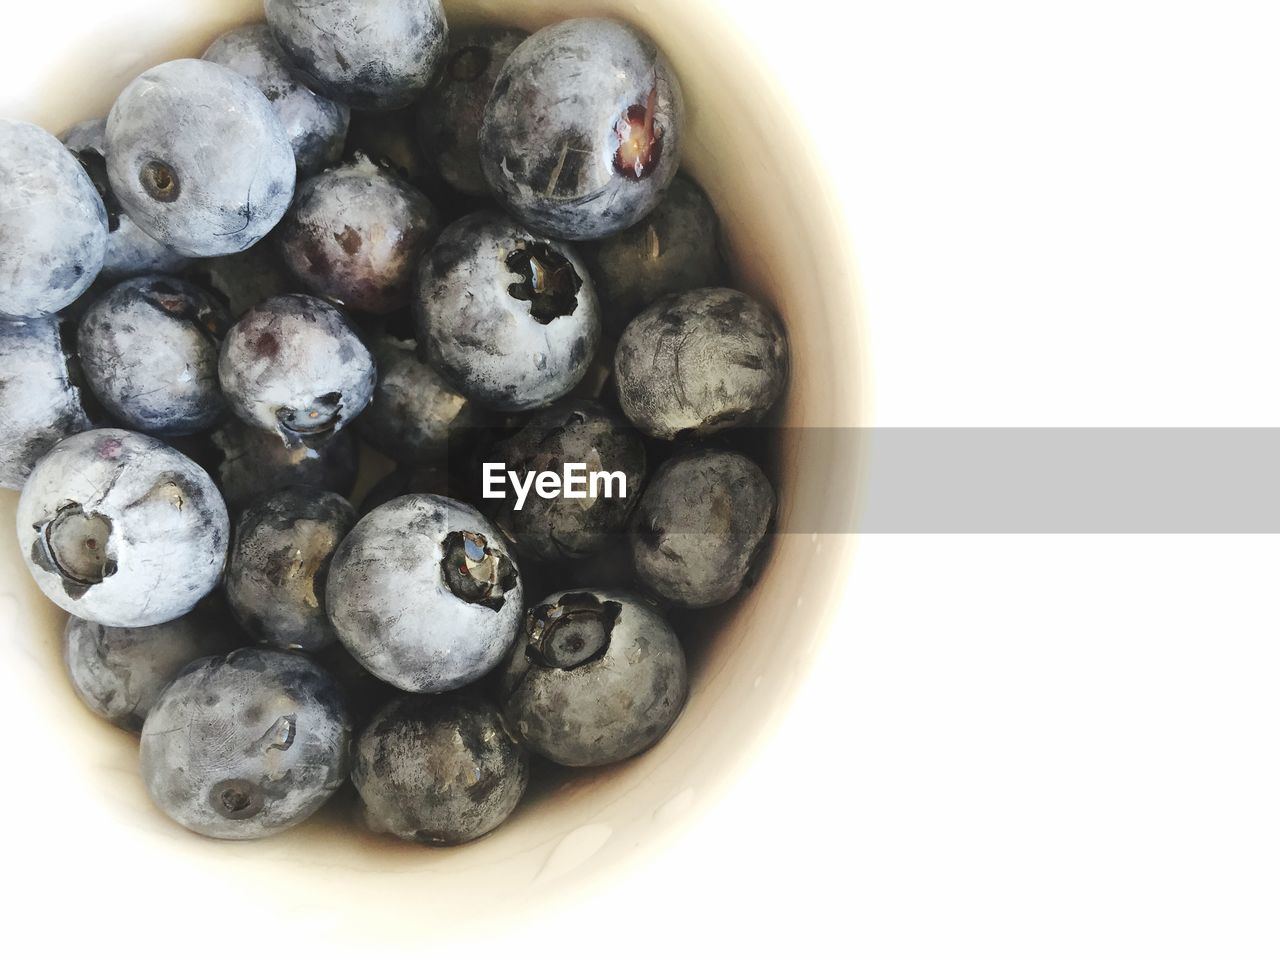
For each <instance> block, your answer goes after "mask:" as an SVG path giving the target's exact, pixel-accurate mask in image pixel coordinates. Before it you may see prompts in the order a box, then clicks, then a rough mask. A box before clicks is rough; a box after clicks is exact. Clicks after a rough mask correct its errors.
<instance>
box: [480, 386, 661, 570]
mask: <svg viewBox="0 0 1280 960" xmlns="http://www.w3.org/2000/svg"><path fill="white" fill-rule="evenodd" d="M486 459H487V460H490V461H493V462H498V463H503V464H505V465H506V469H507V470H511V471H515V472H517V473H518V474H520V475H521V476H524V475H525V474H527V473H530V472H535V471H536V472H541V471H544V470H545V471H551V472H553V473H557V474H558V473H560V472H561V470H562V468H563V466H564V465H565V464H569V463H577V464H583V465H584V466H583V470H584V472H585V473H586V474H588V475H589V474H590V473H593V472H598V471H607V472H609V473H616V474H621V477H619V478H617V482H615V483H614V484H613V485H612V487H611V488H610V489H608V490H606V489H604V488H603V487H597V491H596V492H597V496H594V497H593V496H591V487H590V483H589V482H588V483H585V484H584V487H585V492H586V496H585V497H583V498H581V499H575V498H572V497H568V496H566V495H565V493H564V492H563V491H562V492H561V494H560V495H559V496H556V497H540V496H538V495H537V494H536V493H531V494H530V495H529V496H528V498H527V499H526V500H525V502H524V505H523V507H522V508H521V509H519V510H516V509H515V496H514V494H511V492H510V487H509V486H508V487H507V488H506V489H507V491H508V496H507V499H506V502H505V504H504V508H503V510H502V511H501V512H500V514H499V517H498V525H499V526H501V527H502V528H503V529H504V530H506V531H508V532H509V533H510V534H511V539H512V540H514V541H515V544H516V547H517V548H518V549H519V550H521V551H522V552H527V553H529V554H532V555H533V556H535V557H538V558H540V559H542V560H575V559H580V558H582V557H587V556H590V555H591V554H593V553H596V552H598V551H600V550H603V549H604V548H605V547H606V546H608V545H609V542H610V540H611V539H612V538H613V537H615V536H618V535H620V534H622V533H624V532H625V530H626V527H627V519H628V518H629V517H630V516H631V512H632V509H633V508H634V507H635V505H636V504H637V503H639V502H640V488H641V487H642V486H643V484H644V473H645V452H644V442H643V441H642V440H641V439H640V435H639V434H638V433H636V432H635V431H634V430H633V429H631V426H630V424H628V423H627V422H626V421H624V420H623V419H622V418H621V417H618V416H614V415H613V414H611V413H608V412H606V411H605V410H604V409H602V408H601V407H600V406H598V405H597V404H594V403H591V402H589V401H582V400H574V401H561V402H559V403H557V404H556V405H555V406H552V407H549V408H548V409H546V410H541V411H539V412H538V413H535V414H534V415H533V417H531V418H530V420H529V422H528V423H526V424H525V425H524V426H523V427H522V428H521V429H520V431H519V432H518V433H516V434H515V436H513V437H511V438H509V439H507V440H505V441H503V442H501V443H499V444H496V445H495V447H494V449H493V451H492V453H491V456H489V457H487V458H486ZM623 480H625V483H626V496H625V497H623V496H621V495H620V494H621V492H622V481H623ZM606 493H611V494H612V495H611V496H605V494H606Z"/></svg>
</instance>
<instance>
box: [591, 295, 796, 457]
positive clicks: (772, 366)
mask: <svg viewBox="0 0 1280 960" xmlns="http://www.w3.org/2000/svg"><path fill="white" fill-rule="evenodd" d="M787 363H788V358H787V337H786V334H785V333H784V332H783V329H782V325H781V324H780V323H779V322H778V320H777V318H776V317H775V316H774V315H773V314H772V313H770V312H769V311H768V310H766V309H765V308H764V307H762V306H761V305H760V304H759V303H757V302H756V301H755V300H752V299H751V298H750V297H748V296H747V295H746V294H745V293H739V292H738V291H736V290H728V289H724V288H720V287H711V288H707V289H703V290H691V291H689V292H688V293H681V294H675V295H674V296H670V297H666V298H664V299H662V300H659V301H658V302H657V303H655V304H654V305H653V306H651V307H649V308H648V309H647V310H645V311H644V312H643V313H642V314H640V315H639V316H638V317H636V318H635V319H634V320H632V321H631V323H629V324H627V328H626V330H624V331H623V333H622V338H621V339H620V340H619V341H618V349H617V351H616V353H615V354H614V364H613V369H614V376H615V377H616V378H617V386H618V400H619V402H621V404H622V410H623V412H624V413H625V414H626V415H627V419H628V420H630V421H631V422H632V423H633V424H635V425H636V426H637V427H638V428H639V429H640V430H641V431H642V432H643V433H647V434H648V435H649V436H651V437H658V438H660V439H663V440H672V439H684V438H689V437H705V436H708V435H710V434H713V433H716V432H717V431H720V430H725V429H727V428H729V427H738V426H744V425H747V424H752V423H758V422H759V421H760V420H761V419H762V418H763V417H764V415H765V414H766V413H768V412H769V410H770V409H771V408H772V407H773V405H774V404H775V403H776V402H777V400H778V398H779V397H781V396H782V393H783V390H784V389H785V388H786V385H787Z"/></svg>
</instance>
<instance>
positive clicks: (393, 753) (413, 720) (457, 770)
mask: <svg viewBox="0 0 1280 960" xmlns="http://www.w3.org/2000/svg"><path fill="white" fill-rule="evenodd" d="M351 781H352V783H354V784H355V788H356V791H357V792H358V793H359V794H360V801H361V808H362V811H363V814H364V819H365V822H366V824H368V826H369V827H370V828H371V829H373V830H376V831H378V832H380V833H390V834H393V835H394V836H397V837H400V838H401V839H402V840H413V841H416V842H418V843H424V844H429V845H431V846H453V845H455V844H459V843H466V842H467V841H469V840H475V839H476V838H478V837H482V836H484V835H485V834H486V833H489V832H490V831H491V830H493V829H495V828H496V827H498V826H499V825H500V824H501V823H502V822H503V821H504V820H506V819H507V817H509V816H510V815H511V811H512V810H514V809H515V807H516V804H518V803H519V802H520V798H521V797H522V796H523V795H524V791H525V787H526V786H528V783H529V761H528V757H527V755H526V754H525V752H524V750H523V749H522V748H521V747H520V745H519V744H517V743H516V742H515V741H514V740H512V738H511V736H510V734H508V733H507V732H506V730H505V729H504V728H503V726H502V718H501V717H500V716H499V714H498V711H497V710H496V709H494V708H493V707H492V706H491V705H490V704H488V703H485V702H484V701H483V700H480V699H478V698H475V697H471V696H467V695H465V694H452V695H449V696H444V697H400V698H398V699H396V700H393V701H392V702H391V703H389V704H387V705H386V706H385V707H383V708H382V709H381V710H380V711H378V713H377V715H376V716H374V718H373V719H372V720H371V721H370V722H369V725H368V726H367V727H366V728H365V729H364V731H363V732H362V733H361V734H360V737H359V739H357V741H356V746H355V757H354V760H353V763H352V769H351Z"/></svg>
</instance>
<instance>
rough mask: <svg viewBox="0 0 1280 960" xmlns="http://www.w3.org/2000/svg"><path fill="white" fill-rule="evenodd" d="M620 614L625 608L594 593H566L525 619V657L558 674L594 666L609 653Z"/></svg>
mask: <svg viewBox="0 0 1280 960" xmlns="http://www.w3.org/2000/svg"><path fill="white" fill-rule="evenodd" d="M620 613H622V604H620V603H618V602H617V601H616V600H604V601H601V600H600V598H599V597H597V596H596V595H595V594H593V593H566V594H565V595H564V596H562V597H561V598H560V600H559V601H558V602H556V603H542V604H539V605H538V606H536V607H534V608H533V609H532V610H530V611H529V615H528V616H527V617H526V618H525V627H524V629H525V635H526V636H527V637H528V642H527V643H526V644H525V656H527V657H528V658H529V659H530V660H531V661H533V662H534V663H536V664H538V665H539V666H541V667H551V668H554V669H558V670H575V669H577V668H578V667H581V666H584V665H585V664H588V663H593V662H594V661H596V660H599V659H600V658H601V657H603V656H604V655H605V654H606V653H607V652H608V650H609V640H610V638H611V637H612V636H613V625H614V624H615V623H617V621H618V615H619V614H620Z"/></svg>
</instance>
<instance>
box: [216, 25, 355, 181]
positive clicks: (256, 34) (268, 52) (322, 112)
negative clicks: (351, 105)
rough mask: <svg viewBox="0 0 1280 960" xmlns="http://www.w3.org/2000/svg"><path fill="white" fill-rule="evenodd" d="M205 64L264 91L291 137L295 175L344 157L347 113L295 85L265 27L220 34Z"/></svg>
mask: <svg viewBox="0 0 1280 960" xmlns="http://www.w3.org/2000/svg"><path fill="white" fill-rule="evenodd" d="M204 59H206V60H209V61H211V62H213V63H218V64H221V65H222V66H224V67H229V68H230V69H232V70H234V71H235V72H236V73H238V74H240V75H241V76H243V77H244V78H245V79H247V80H249V81H251V82H252V83H253V85H254V86H256V87H257V88H258V89H259V90H261V91H262V95H263V96H264V97H266V98H267V100H268V101H270V103H271V107H272V109H273V110H275V113H276V116H277V117H279V118H280V123H281V124H282V125H283V126H284V132H285V133H286V134H287V135H288V137H289V144H290V146H292V147H293V156H294V160H295V161H296V162H297V164H298V172H299V173H301V174H304V175H305V174H311V173H318V172H319V171H321V170H323V169H324V168H325V167H327V166H329V165H330V164H332V163H336V162H337V161H338V160H339V159H340V158H341V157H342V147H343V144H344V143H345V142H346V139H347V125H348V124H349V123H350V122H351V111H350V110H348V109H347V108H346V107H344V106H342V105H341V104H338V103H334V102H333V101H332V100H328V99H326V98H325V97H322V96H320V95H319V94H318V93H315V92H314V91H312V90H310V89H309V88H307V87H306V86H304V85H303V84H301V83H299V82H298V80H297V79H296V78H295V77H294V76H293V74H292V73H290V69H289V64H288V63H287V61H286V60H285V55H284V51H282V50H281V49H280V46H279V44H277V43H276V41H275V38H274V37H272V36H271V29H270V28H269V27H268V26H267V25H266V24H265V23H255V24H250V25H248V26H244V27H237V28H236V29H235V30H231V31H228V32H227V33H224V34H223V35H222V36H220V37H219V38H218V39H217V40H215V41H213V44H212V46H210V47H209V49H208V50H206V51H205V53H204Z"/></svg>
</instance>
